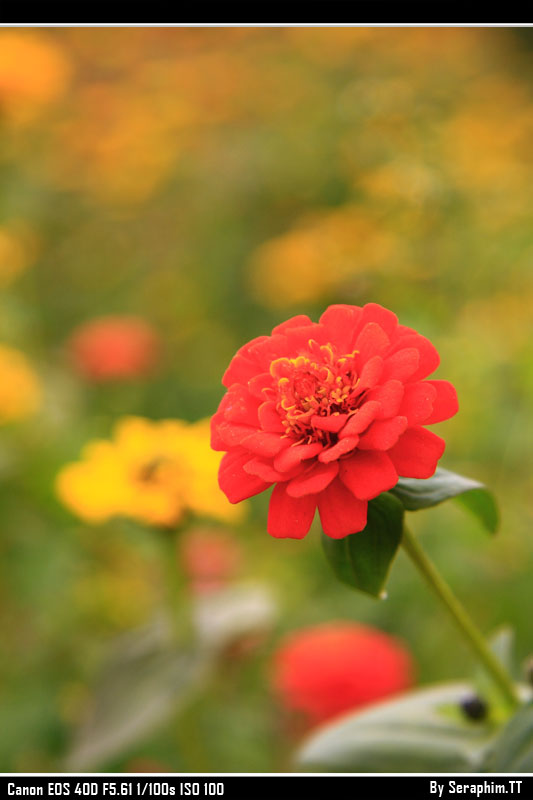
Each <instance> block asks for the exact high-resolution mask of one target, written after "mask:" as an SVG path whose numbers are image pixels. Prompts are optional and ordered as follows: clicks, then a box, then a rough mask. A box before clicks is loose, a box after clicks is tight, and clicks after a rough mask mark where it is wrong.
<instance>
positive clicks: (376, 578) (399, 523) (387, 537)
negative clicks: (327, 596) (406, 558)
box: [322, 492, 403, 597]
mask: <svg viewBox="0 0 533 800" xmlns="http://www.w3.org/2000/svg"><path fill="white" fill-rule="evenodd" d="M402 530H403V507H402V504H401V503H399V502H398V500H396V499H395V498H394V497H392V495H391V494H389V493H388V492H384V493H383V494H380V495H379V497H376V498H375V499H374V500H371V501H370V502H369V504H368V519H367V524H366V527H365V528H364V530H362V531H360V532H359V533H352V534H351V535H350V536H346V537H345V538H344V539H331V538H330V537H329V536H326V535H325V534H323V535H322V544H323V547H324V552H325V554H326V558H327V559H328V561H329V563H330V564H331V566H332V567H333V570H334V572H335V574H336V575H337V577H338V578H339V580H341V581H342V582H343V583H346V584H348V586H352V587H353V588H354V589H359V591H361V592H366V593H367V594H370V595H372V596H373V597H379V596H380V595H382V594H383V588H384V586H385V583H386V581H387V576H388V574H389V570H390V567H391V563H392V560H393V559H394V556H395V555H396V551H397V550H398V546H399V544H400V541H401V538H402Z"/></svg>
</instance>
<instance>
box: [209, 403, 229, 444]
mask: <svg viewBox="0 0 533 800" xmlns="http://www.w3.org/2000/svg"><path fill="white" fill-rule="evenodd" d="M223 419H224V417H223V415H222V414H220V413H218V412H217V413H216V414H213V416H212V417H211V426H210V427H211V449H212V450H227V449H228V445H227V444H226V442H225V441H224V439H223V438H222V436H221V435H220V433H219V430H218V428H219V425H220V424H221V423H222V421H223Z"/></svg>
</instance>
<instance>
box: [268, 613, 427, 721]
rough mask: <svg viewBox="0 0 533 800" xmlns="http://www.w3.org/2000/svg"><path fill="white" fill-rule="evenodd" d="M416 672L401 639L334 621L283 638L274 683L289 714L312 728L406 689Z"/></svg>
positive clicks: (278, 652)
mask: <svg viewBox="0 0 533 800" xmlns="http://www.w3.org/2000/svg"><path fill="white" fill-rule="evenodd" d="M413 673H414V668H413V662H412V658H411V655H410V653H409V651H408V650H407V649H406V647H405V646H404V645H403V644H402V643H401V642H400V641H399V640H398V639H396V638H394V637H392V636H389V635H388V634H385V633H383V632H382V631H379V630H376V629H375V628H371V627H367V626H365V625H360V624H355V623H351V622H330V623H324V624H322V625H317V626H314V627H311V628H305V629H303V630H299V631H296V632H294V633H292V634H289V635H288V636H287V637H286V638H285V640H284V641H283V642H282V643H281V645H280V647H279V649H278V650H277V652H276V653H275V656H274V661H273V665H272V676H271V682H272V686H273V689H274V691H275V693H276V694H277V696H278V697H279V699H280V701H281V703H282V704H283V706H284V707H285V709H286V710H288V711H290V712H299V713H300V714H301V715H302V716H303V717H304V719H305V721H306V723H307V724H308V725H314V724H317V723H320V722H324V721H325V720H329V719H330V718H332V717H335V716H337V715H338V714H341V713H343V712H346V711H350V710H353V709H358V708H362V707H363V706H367V705H369V704H371V703H374V702H376V701H378V700H382V699H383V698H386V697H389V696H390V695H394V694H396V693H398V692H402V691H404V690H405V689H408V688H409V687H410V686H411V685H412V682H413Z"/></svg>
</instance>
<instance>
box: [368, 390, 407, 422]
mask: <svg viewBox="0 0 533 800" xmlns="http://www.w3.org/2000/svg"><path fill="white" fill-rule="evenodd" d="M403 391H404V387H403V383H401V382H400V381H386V382H385V383H382V384H381V386H376V388H375V389H372V391H370V392H369V393H368V394H367V395H366V399H367V400H374V401H375V402H376V403H379V405H380V406H381V410H380V411H379V412H378V414H377V417H378V419H383V418H384V417H394V416H395V415H396V414H397V413H398V411H399V408H400V403H401V402H402V397H403Z"/></svg>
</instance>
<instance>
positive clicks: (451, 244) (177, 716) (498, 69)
mask: <svg viewBox="0 0 533 800" xmlns="http://www.w3.org/2000/svg"><path fill="white" fill-rule="evenodd" d="M531 47H532V40H531V36H530V33H529V31H528V30H527V29H523V30H519V29H475V28H470V29H461V28H450V29H432V28H419V29H408V28H396V29H394V28H390V29H386V28H385V29H376V28H344V29H341V28H339V29H335V28H329V29H326V28H314V29H313V28H309V29H303V28H286V29H283V28H225V29H224V28H218V29H217V28H212V29H198V28H181V29H179V28H167V29H165V28H152V29H150V28H130V29H117V28H113V29H104V28H101V29H87V28H85V29H84V28H64V29H7V28H4V29H0V710H1V712H0V713H1V718H2V726H1V731H0V769H2V770H4V771H15V772H26V771H45V772H46V771H56V770H65V769H66V770H69V769H73V770H87V771H91V770H103V771H105V770H114V771H169V772H173V771H193V772H194V771H243V772H253V771H284V770H288V769H290V768H291V760H290V753H291V750H292V749H293V748H294V747H296V745H297V743H298V742H299V741H300V739H301V736H302V732H304V731H306V730H307V729H308V724H309V722H308V720H306V719H304V718H303V716H302V714H301V713H299V712H298V710H296V711H295V707H296V709H298V708H299V710H300V712H301V711H302V710H305V708H306V705H305V702H306V701H305V700H301V697H300V695H301V693H302V692H303V693H304V695H305V691H306V689H305V685H306V681H307V682H308V684H309V686H311V688H310V689H309V691H312V692H315V695H316V692H318V693H320V692H321V691H322V689H321V685H322V683H324V682H325V679H326V678H327V674H328V670H331V671H332V673H333V672H334V671H335V670H334V669H333V668H332V667H331V666H327V667H326V668H325V669H326V672H325V677H324V675H322V678H323V680H322V681H318V684H315V683H313V681H314V680H315V678H316V669H315V668H314V667H313V668H311V667H309V674H307V673H306V669H307V668H306V663H305V657H304V655H302V654H300V655H299V656H298V659H299V660H298V661H297V663H296V666H295V667H294V668H293V669H292V672H291V673H290V676H289V678H287V680H286V681H285V683H284V686H285V689H284V691H282V692H280V690H279V684H280V680H281V679H280V678H279V675H278V676H277V677H276V671H275V664H277V663H279V659H280V658H281V656H280V648H282V647H283V646H284V645H283V643H284V642H287V641H291V637H293V636H296V634H297V633H298V632H299V631H302V630H305V629H312V628H314V626H321V625H323V624H326V623H334V626H333V630H337V629H338V628H340V629H341V630H343V625H344V623H346V622H356V623H358V624H362V625H364V626H372V627H375V628H378V629H380V630H381V631H383V632H384V633H388V634H390V635H391V636H393V637H394V642H396V644H395V645H394V647H398V648H399V647H401V648H403V650H402V653H403V652H405V653H408V654H410V655H409V658H410V660H411V661H412V667H411V668H410V676H411V677H410V681H411V682H414V683H416V684H425V683H429V682H434V681H439V680H445V679H448V678H459V677H465V676H468V675H469V674H470V672H471V670H472V662H471V658H470V654H469V653H468V652H467V650H466V648H465V647H464V646H463V645H462V644H460V643H458V644H456V643H455V642H456V640H455V637H454V635H453V632H452V629H451V627H450V624H449V622H448V620H447V619H446V618H445V617H444V616H443V615H442V612H441V610H440V609H439V608H438V607H437V606H436V604H434V603H433V600H431V599H428V598H427V597H426V593H425V590H424V588H423V587H422V586H421V585H420V583H419V581H418V579H417V577H416V576H415V574H414V572H413V570H412V567H411V566H410V565H409V564H408V563H407V561H406V560H405V559H404V557H403V556H402V555H400V556H399V558H398V561H397V563H396V564H395V566H394V570H393V573H392V578H391V581H390V584H389V587H388V599H387V600H383V601H376V600H373V599H370V598H368V599H366V598H365V597H364V596H362V595H359V594H356V593H355V592H351V591H350V590H349V589H348V588H346V587H344V586H342V585H341V584H339V583H337V582H336V581H335V580H334V578H333V575H332V572H331V570H330V567H329V566H328V564H327V563H326V561H325V559H324V557H323V554H322V551H321V546H320V540H319V535H318V534H319V526H318V523H317V522H315V524H314V527H313V529H312V531H311V533H310V534H309V535H308V537H307V538H306V539H304V540H302V541H293V540H283V541H280V540H276V539H273V538H271V537H269V535H268V534H267V532H266V513H267V502H268V498H267V497H265V496H263V495H260V496H258V497H257V498H253V499H252V500H250V501H247V502H246V503H245V504H242V505H239V506H231V505H230V504H229V503H228V501H227V500H226V499H225V497H224V496H223V495H222V493H221V492H220V490H219V489H218V486H217V481H216V472H217V466H218V463H219V458H220V454H216V453H214V452H213V451H211V449H210V447H209V433H208V428H209V426H208V422H207V420H208V418H209V416H210V415H211V414H213V413H214V411H215V410H216V407H217V405H218V403H219V401H220V398H221V396H222V386H221V383H220V381H221V377H222V374H223V372H224V370H225V368H226V366H227V364H228V362H229V360H230V358H231V357H232V355H233V354H234V353H235V351H236V350H237V349H238V348H239V347H240V346H241V345H242V344H244V343H245V342H246V341H248V340H249V339H251V338H253V337H255V336H259V335H262V334H265V333H270V331H271V329H272V327H273V326H274V325H276V324H278V323H280V322H281V321H283V320H285V319H286V318H288V317H290V316H292V315H294V314H302V313H303V314H309V315H310V316H311V317H312V318H313V319H317V318H318V316H319V314H320V313H321V312H322V310H323V309H324V308H325V307H326V306H327V305H328V304H331V303H350V304H356V305H363V304H364V303H367V302H370V301H373V302H377V303H380V304H382V305H384V306H386V307H387V308H391V309H393V310H394V311H395V312H396V313H397V314H398V316H399V318H400V321H401V322H402V323H404V324H406V325H410V326H412V327H414V328H416V330H418V331H420V332H421V333H423V334H424V335H426V336H428V337H429V338H430V339H431V341H433V342H434V343H435V345H436V347H437V349H438V350H439V352H440V355H441V367H440V370H439V372H438V374H437V377H442V378H446V379H448V380H451V381H452V382H453V384H454V385H455V386H456V387H457V391H458V396H459V404H460V411H459V414H458V415H457V416H456V417H454V419H453V420H451V421H449V422H446V423H443V424H442V425H439V426H438V428H439V430H438V432H439V433H442V435H444V436H445V438H446V441H447V450H446V453H445V455H444V458H443V462H442V463H443V465H444V466H445V467H448V468H449V469H453V470H457V471H458V472H461V473H464V474H466V475H469V476H471V477H473V478H477V479H479V480H483V481H485V482H486V483H488V484H489V485H490V486H491V488H493V489H494V491H495V493H496V495H497V497H498V500H499V503H500V507H501V515H502V524H501V530H500V532H499V534H498V535H497V537H496V538H494V539H489V538H488V537H487V536H486V534H485V533H484V532H483V531H482V530H481V528H480V527H479V525H478V523H477V522H476V520H475V519H474V517H470V516H468V515H465V514H464V513H463V512H462V511H461V510H460V509H458V508H456V507H448V506H446V507H445V506H442V507H438V508H436V509H433V510H430V511H429V512H427V513H426V514H424V515H422V516H420V518H419V517H417V515H416V513H415V514H412V515H411V516H412V521H411V524H412V526H413V528H414V529H415V531H416V532H417V533H418V534H419V535H420V536H421V537H423V540H424V542H425V544H426V546H427V549H428V550H429V552H430V553H431V554H432V555H433V556H434V557H435V558H436V559H437V560H438V561H439V563H440V565H441V567H442V570H443V572H444V574H445V575H446V576H447V577H448V578H449V579H450V581H451V582H452V583H453V585H454V586H455V588H456V590H457V592H458V594H459V595H460V596H461V597H462V598H463V599H464V600H465V601H466V603H467V605H468V606H469V607H470V609H471V611H472V614H473V616H474V617H475V618H476V619H477V620H478V621H479V623H480V625H481V626H482V628H483V629H484V630H485V631H486V632H490V631H492V630H494V629H496V628H498V627H499V626H501V625H502V624H504V623H512V625H513V627H514V629H515V632H516V650H517V654H518V658H519V660H522V661H523V660H524V659H525V658H526V657H527V655H528V654H529V653H530V652H531V651H532V650H533V624H532V619H531V575H532V568H533V536H532V522H533V504H532V497H533V484H532V477H531V476H532V469H531V449H532V444H533V425H532V419H533V417H532V413H531V409H532V406H533V322H532V321H533V237H532V233H531V230H532V229H531V216H532V213H533V202H532V201H533V190H532V185H533V168H532V146H531V143H532V141H533V105H532V102H531V88H532V87H531V77H532V71H531ZM191 423H192V424H191ZM335 626H337V627H335ZM317 630H322V628H317ZM326 630H327V628H326ZM326 639H327V637H326ZM391 641H392V640H391ZM361 646H362V647H363V651H362V652H363V655H364V645H361ZM391 646H392V645H391ZM374 657H375V656H374V653H373V651H372V648H370V649H369V652H368V659H370V663H371V660H372V658H374ZM402 657H403V656H402ZM405 657H406V658H407V656H405ZM402 663H403V662H402ZM358 669H359V667H358ZM294 674H296V675H299V674H301V676H302V681H303V683H304V688H303V689H302V687H301V686H300V687H296V688H294V689H291V688H290V687H291V686H293V684H292V683H291V681H294ZM361 674H362V675H372V674H373V670H372V669H369V667H368V663H367V664H366V665H363V666H362V667H361ZM313 675H314V676H315V678H314V677H313ZM374 677H375V676H374ZM397 678H398V676H396V679H395V680H396V683H395V682H394V680H392V679H391V686H392V685H394V686H396V684H397V686H396V688H397V689H399V688H401V687H403V686H404V684H405V681H404V682H403V683H402V682H401V681H400V682H398V679H397ZM335 680H337V684H336V686H337V687H338V686H339V685H340V684H339V681H341V683H342V676H341V677H339V676H336V677H335ZM368 680H370V678H368ZM287 681H288V683H287ZM400 684H401V686H400ZM287 685H289V689H287ZM323 691H324V697H322V699H321V698H320V697H316V696H315V695H314V697H315V699H314V701H313V702H314V707H315V708H320V713H319V714H318V713H316V712H315V716H319V717H320V718H321V719H323V718H324V717H325V716H327V715H328V713H329V709H330V707H331V710H332V711H335V713H337V712H338V711H339V703H338V700H339V698H338V692H337V694H336V691H337V690H336V689H335V688H333V689H332V687H331V686H329V685H328V686H327V687H325V688H324V689H323ZM339 691H340V690H339ZM373 691H374V690H373V688H372V687H368V686H367V687H362V689H361V691H358V689H357V688H356V689H354V690H353V691H352V692H351V694H350V692H348V694H349V696H350V697H353V698H357V697H364V698H371V699H374V696H373ZM291 692H293V695H291ZM291 697H292V699H293V700H294V697H296V698H297V700H295V701H294V702H292V701H291ZM298 698H299V699H298ZM329 700H331V703H330V704H329V705H328V703H329ZM354 702H355V700H354ZM341 710H342V709H341Z"/></svg>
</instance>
